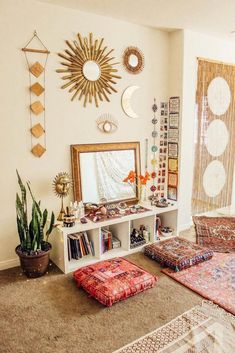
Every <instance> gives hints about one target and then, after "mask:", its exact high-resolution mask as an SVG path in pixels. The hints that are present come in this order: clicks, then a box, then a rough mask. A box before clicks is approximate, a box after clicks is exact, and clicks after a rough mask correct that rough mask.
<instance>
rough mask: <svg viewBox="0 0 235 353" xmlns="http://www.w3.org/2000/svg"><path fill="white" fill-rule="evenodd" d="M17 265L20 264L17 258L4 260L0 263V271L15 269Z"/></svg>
mask: <svg viewBox="0 0 235 353" xmlns="http://www.w3.org/2000/svg"><path fill="white" fill-rule="evenodd" d="M19 265H20V262H19V259H18V258H15V259H11V260H6V261H0V270H6V269H8V268H11V267H16V266H19Z"/></svg>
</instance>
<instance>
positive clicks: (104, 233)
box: [101, 228, 113, 254]
mask: <svg viewBox="0 0 235 353" xmlns="http://www.w3.org/2000/svg"><path fill="white" fill-rule="evenodd" d="M112 237H113V235H112V233H111V232H110V230H108V229H106V228H104V229H101V252H102V254H103V253H104V252H106V251H108V250H111V249H112V248H113V247H112Z"/></svg>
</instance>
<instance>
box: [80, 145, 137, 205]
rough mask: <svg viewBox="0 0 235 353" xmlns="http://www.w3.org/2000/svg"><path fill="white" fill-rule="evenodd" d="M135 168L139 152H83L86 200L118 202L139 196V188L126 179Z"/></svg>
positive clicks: (83, 180)
mask: <svg viewBox="0 0 235 353" xmlns="http://www.w3.org/2000/svg"><path fill="white" fill-rule="evenodd" d="M131 170H136V167H135V151H134V150H120V151H117V150H115V151H98V152H83V153H80V175H81V191H82V201H83V202H84V203H87V202H91V203H98V204H99V203H105V202H115V201H121V200H125V199H131V198H135V197H136V188H135V187H133V186H131V185H129V184H128V183H124V182H123V179H124V178H125V177H126V176H127V175H128V174H129V172H130V171H131Z"/></svg>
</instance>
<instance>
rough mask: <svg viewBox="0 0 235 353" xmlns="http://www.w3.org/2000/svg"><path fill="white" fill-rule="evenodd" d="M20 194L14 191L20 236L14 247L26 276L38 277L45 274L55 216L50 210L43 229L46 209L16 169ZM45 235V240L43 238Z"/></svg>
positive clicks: (46, 213)
mask: <svg viewBox="0 0 235 353" xmlns="http://www.w3.org/2000/svg"><path fill="white" fill-rule="evenodd" d="M16 173H17V177H18V184H19V187H20V190H21V196H19V194H18V193H16V215H17V216H16V221H17V230H18V234H19V238H20V245H18V246H17V247H16V249H15V251H16V254H17V255H18V256H19V258H20V264H21V268H22V270H23V272H24V273H25V274H26V276H27V277H34V278H35V277H40V276H42V275H44V274H45V272H46V270H47V267H48V264H49V258H50V250H51V244H50V243H49V242H48V237H49V235H50V233H51V232H52V230H53V227H54V221H55V216H54V213H53V212H52V214H51V217H50V222H49V226H48V229H47V231H45V227H46V223H47V219H48V211H47V209H45V210H44V211H42V210H41V202H40V201H38V202H37V201H36V200H35V198H34V195H33V193H32V191H31V188H30V184H29V182H27V183H26V184H27V187H26V186H25V185H24V184H23V182H22V180H21V177H20V175H19V173H18V171H16ZM27 191H29V193H30V196H31V199H32V202H31V217H30V218H31V220H30V221H29V220H28V218H29V212H28V211H29V209H28V201H27ZM44 236H46V240H44Z"/></svg>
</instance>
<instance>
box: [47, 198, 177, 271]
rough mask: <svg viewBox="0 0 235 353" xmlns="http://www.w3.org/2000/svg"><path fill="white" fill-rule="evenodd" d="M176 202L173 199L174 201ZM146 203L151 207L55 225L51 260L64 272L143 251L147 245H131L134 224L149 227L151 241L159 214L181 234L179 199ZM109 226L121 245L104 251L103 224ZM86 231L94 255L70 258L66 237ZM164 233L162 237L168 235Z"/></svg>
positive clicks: (51, 238) (163, 222)
mask: <svg viewBox="0 0 235 353" xmlns="http://www.w3.org/2000/svg"><path fill="white" fill-rule="evenodd" d="M171 203H173V202H171ZM143 206H144V207H146V208H148V209H149V211H146V212H142V213H135V214H132V215H128V216H123V217H120V218H115V219H110V220H108V221H105V222H97V223H94V222H92V221H88V223H85V224H81V223H79V222H76V224H75V226H73V227H71V228H66V227H62V226H58V227H56V228H55V229H54V230H53V232H52V234H51V235H50V242H51V244H52V251H51V260H52V261H53V262H54V263H55V264H56V265H57V266H58V267H59V268H60V269H61V270H62V271H63V272H64V273H69V272H72V271H74V270H76V269H78V268H80V267H82V266H87V265H90V264H93V263H95V262H97V261H101V260H105V259H110V258H113V257H118V256H126V255H128V254H131V253H133V252H137V251H140V250H141V249H142V248H143V247H144V246H145V245H146V244H145V245H142V246H138V247H136V248H134V249H131V248H130V233H131V227H134V228H137V227H139V226H140V225H141V224H143V225H145V226H147V227H148V229H149V231H150V243H153V242H155V241H156V234H155V233H156V217H157V216H160V218H161V221H162V225H164V226H169V227H171V228H172V229H173V230H174V232H173V235H172V236H175V235H178V224H177V219H178V207H177V204H176V203H173V205H171V206H168V207H166V208H158V207H154V206H150V204H149V203H144V204H143ZM107 226H109V229H110V231H111V232H112V234H113V235H114V236H116V237H117V238H118V239H119V240H120V241H121V247H120V248H117V249H112V250H109V251H106V252H105V253H102V251H101V240H102V239H101V228H103V227H107ZM84 231H86V232H87V234H88V237H89V240H91V241H92V242H93V246H94V253H95V255H94V256H93V255H87V256H84V257H82V258H81V259H79V260H75V259H71V260H69V259H68V243H67V237H68V235H69V234H73V233H79V232H84ZM167 238H169V237H163V238H161V239H167Z"/></svg>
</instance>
